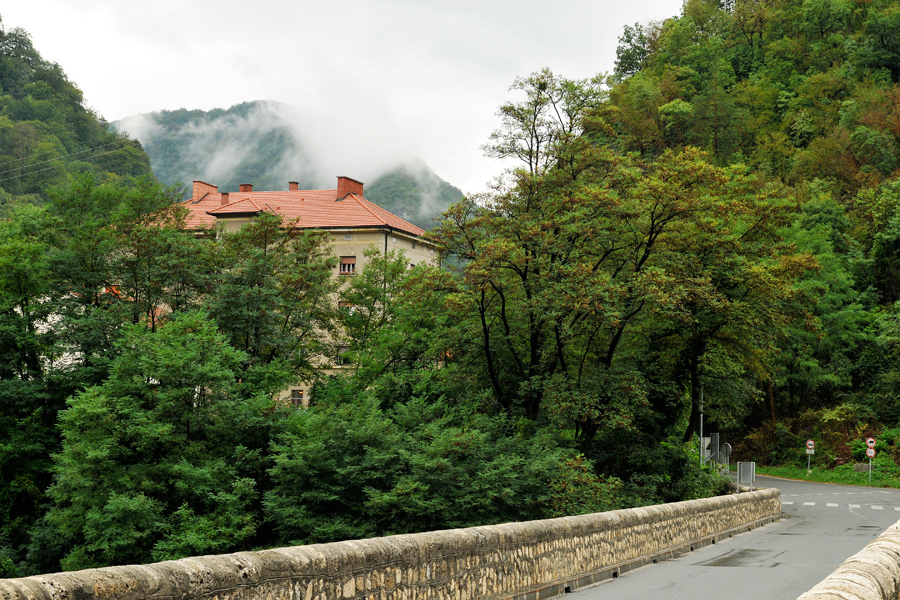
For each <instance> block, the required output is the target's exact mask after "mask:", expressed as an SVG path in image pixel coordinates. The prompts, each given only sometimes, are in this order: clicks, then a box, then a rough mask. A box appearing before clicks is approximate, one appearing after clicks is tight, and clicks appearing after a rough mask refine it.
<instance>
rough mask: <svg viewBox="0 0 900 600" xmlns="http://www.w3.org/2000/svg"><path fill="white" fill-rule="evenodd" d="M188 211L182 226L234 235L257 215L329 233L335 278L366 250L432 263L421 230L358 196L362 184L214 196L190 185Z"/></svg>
mask: <svg viewBox="0 0 900 600" xmlns="http://www.w3.org/2000/svg"><path fill="white" fill-rule="evenodd" d="M184 206H185V208H187V209H188V211H189V214H188V219H187V225H188V227H192V228H199V227H215V226H216V225H219V224H221V225H223V226H224V227H225V230H226V231H237V230H239V229H240V228H241V227H242V226H243V225H244V224H246V223H247V222H249V221H250V219H252V218H253V217H255V216H256V215H259V214H261V213H262V212H264V211H265V212H271V213H274V214H278V215H281V216H282V217H284V220H285V222H286V223H288V222H294V223H295V224H296V226H297V227H300V228H303V229H319V230H323V231H328V232H329V233H330V234H331V240H330V243H331V247H332V249H333V252H334V254H335V256H338V257H340V266H339V267H338V273H337V274H350V273H353V272H354V271H355V270H356V269H361V268H362V267H363V266H364V261H365V256H364V254H363V252H364V251H365V249H366V248H368V247H370V246H375V247H378V248H383V249H384V251H385V253H387V252H388V251H390V250H402V251H403V252H404V253H405V254H406V257H407V258H408V259H409V261H410V265H413V266H414V265H415V264H417V263H419V262H422V261H434V260H436V255H435V249H434V246H433V245H432V244H430V243H429V242H427V241H425V240H423V239H422V237H421V236H422V235H423V234H424V233H425V231H424V230H423V229H421V228H419V227H416V226H415V225H413V224H412V223H409V222H408V221H404V220H403V219H401V218H400V217H398V216H396V215H393V214H391V213H390V212H388V211H386V210H384V209H383V208H381V207H380V206H378V205H376V204H373V203H372V202H369V201H368V200H366V199H365V198H364V197H363V184H362V183H360V182H358V181H356V180H355V179H350V178H349V177H338V178H337V188H336V189H333V190H301V189H298V185H297V183H295V182H290V183H289V184H288V189H287V190H286V191H268V192H257V191H253V186H252V185H250V184H242V185H241V186H240V191H239V192H231V193H228V192H219V188H218V187H217V186H215V185H210V184H208V183H204V182H202V181H195V182H194V186H193V193H192V194H191V199H190V200H186V201H185V202H184Z"/></svg>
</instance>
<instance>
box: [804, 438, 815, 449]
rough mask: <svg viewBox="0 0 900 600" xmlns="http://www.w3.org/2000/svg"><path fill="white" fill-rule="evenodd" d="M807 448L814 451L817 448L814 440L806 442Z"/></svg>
mask: <svg viewBox="0 0 900 600" xmlns="http://www.w3.org/2000/svg"><path fill="white" fill-rule="evenodd" d="M806 447H807V448H809V449H810V450H812V449H813V448H815V447H816V443H815V442H814V441H812V440H806Z"/></svg>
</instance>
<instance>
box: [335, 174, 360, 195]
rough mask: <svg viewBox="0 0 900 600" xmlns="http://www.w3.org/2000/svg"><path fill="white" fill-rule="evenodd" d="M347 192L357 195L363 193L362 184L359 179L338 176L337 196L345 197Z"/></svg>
mask: <svg viewBox="0 0 900 600" xmlns="http://www.w3.org/2000/svg"><path fill="white" fill-rule="evenodd" d="M347 194H356V195H357V196H362V195H363V184H362V182H360V181H357V180H355V179H350V178H349V177H340V176H339V177H338V187H337V197H338V199H341V198H343V197H345V196H346V195H347Z"/></svg>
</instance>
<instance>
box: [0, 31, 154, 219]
mask: <svg viewBox="0 0 900 600" xmlns="http://www.w3.org/2000/svg"><path fill="white" fill-rule="evenodd" d="M107 129H108V128H107V124H106V123H105V122H104V121H103V120H102V118H100V117H98V115H96V114H94V112H93V111H92V110H91V109H90V108H88V107H87V106H85V104H84V99H83V97H82V93H81V91H80V90H79V89H78V88H77V87H76V86H75V84H73V83H72V82H70V81H69V80H68V79H67V78H66V75H65V73H64V72H63V70H62V68H60V66H59V65H57V64H55V63H50V62H47V61H45V60H44V59H42V58H41V55H40V53H38V51H37V50H35V49H34V47H33V46H32V44H31V39H30V38H29V37H28V34H27V33H26V32H25V31H23V30H21V29H18V28H15V29H12V30H9V31H7V30H6V28H5V27H4V26H3V24H2V22H0V211H5V210H6V205H8V204H9V203H10V202H12V201H13V200H27V201H30V202H34V203H37V204H40V203H42V202H44V201H45V200H46V199H47V197H48V193H49V190H50V189H51V188H52V187H54V186H60V185H65V184H66V183H67V182H69V181H70V180H71V177H72V175H74V174H79V173H91V174H94V175H95V176H97V177H98V178H100V179H103V180H112V179H120V178H122V177H135V176H141V175H150V162H149V160H148V159H147V155H146V154H145V153H144V151H143V150H142V149H141V146H140V144H138V143H137V142H135V141H134V140H131V139H128V138H127V137H125V136H122V135H116V134H112V133H109V132H108V131H107Z"/></svg>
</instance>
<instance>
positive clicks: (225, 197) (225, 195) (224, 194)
mask: <svg viewBox="0 0 900 600" xmlns="http://www.w3.org/2000/svg"><path fill="white" fill-rule="evenodd" d="M228 197H229V194H228V192H222V200H221V201H220V202H219V206H225V205H226V204H228V203H229V202H230V200H229V199H228Z"/></svg>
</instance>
